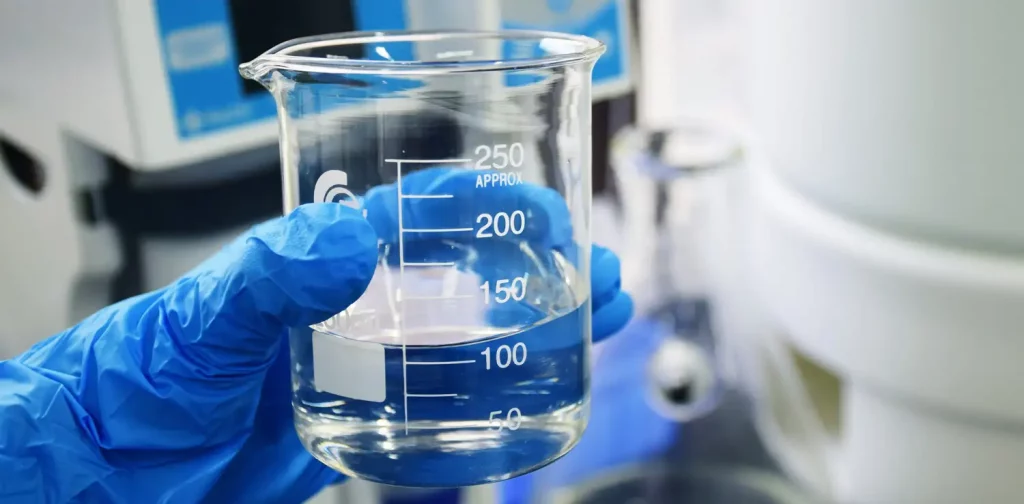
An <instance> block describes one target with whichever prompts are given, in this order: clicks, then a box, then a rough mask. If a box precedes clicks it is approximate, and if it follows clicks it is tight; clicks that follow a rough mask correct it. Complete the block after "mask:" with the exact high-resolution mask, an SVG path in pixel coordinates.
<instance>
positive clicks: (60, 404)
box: [0, 204, 632, 503]
mask: <svg viewBox="0 0 1024 504" xmlns="http://www.w3.org/2000/svg"><path fill="white" fill-rule="evenodd" d="M377 237H378V231H377V230H375V229H374V227H373V226H372V225H371V223H370V222H369V221H367V220H365V219H363V218H362V216H361V215H360V214H359V213H358V212H357V211H355V210H353V209H351V208H348V207H346V206H343V205H339V204H311V205H305V206H302V207H299V208H298V209H297V210H295V211H294V212H292V213H290V214H289V215H287V216H285V217H282V218H279V219H275V220H273V221H270V222H268V223H265V224H262V225H260V226H257V227H255V228H254V229H253V230H251V231H250V232H249V233H247V234H245V235H243V236H242V237H240V238H239V239H237V240H235V241H234V242H233V243H232V244H230V245H229V246H227V247H225V248H224V249H223V250H222V251H221V252H220V253H218V254H217V255H215V256H214V257H212V258H211V259H209V260H208V261H206V262H205V263H203V264H202V265H200V266H199V267H197V268H196V269H195V270H193V271H191V272H189V273H188V274H186V275H184V276H183V277H182V278H181V279H179V280H178V281H176V282H175V283H174V284H172V285H169V286H167V287H165V288H163V289H160V290H157V291H154V292H150V293H147V294H143V295H140V296H137V297H135V298H131V299H128V300H125V301H123V302H120V303H117V304H115V305H112V306H109V307H107V308H105V309H103V310H101V311H99V312H97V313H96V314H94V315H92V316H90V317H88V318H87V319H85V320H83V321H82V322H81V323H79V324H77V325H75V326H74V327H72V328H70V329H68V330H66V331H64V332H62V333H60V334H57V335H55V336H53V337H51V338H49V339H47V340H45V341H43V342H41V343H39V344H37V345H36V346H34V347H33V348H32V349H31V350H29V351H28V352H26V353H25V354H23V355H21V356H19V357H17V358H15V359H12V360H9V361H3V362H0V501H2V502H5V503H8V502H10V503H21V502H26V503H27V502H31V503H39V502H45V503H65V502H113V503H121V502H123V503H193V502H217V503H220V502H246V503H261V502H268V503H269V502H274V503H277V502H295V503H299V502H302V501H304V500H306V499H308V498H309V497H310V496H312V495H314V494H315V493H317V492H318V491H319V490H320V489H321V488H322V487H324V486H325V485H327V484H330V483H333V482H335V481H338V480H339V475H338V474H337V473H335V472H333V471H332V470H330V469H328V468H327V467H326V466H324V465H322V464H321V463H319V462H318V461H315V460H314V459H313V458H312V456H310V455H309V454H308V453H307V452H306V451H305V450H304V449H303V447H302V446H301V445H300V443H299V440H298V436H297V435H296V433H295V430H294V428H293V425H292V411H291V402H290V393H291V391H290V380H289V369H288V355H287V352H288V349H287V346H286V338H285V334H286V332H287V328H288V327H297V326H304V325H308V324H312V323H316V322H319V321H322V320H324V319H326V318H328V317H329V316H331V315H333V314H335V313H337V312H339V311H341V310H342V309H344V308H345V307H346V306H347V305H349V304H350V303H352V302H353V301H354V300H356V299H357V298H358V297H359V296H360V295H361V293H362V292H363V290H364V289H365V288H366V286H367V285H368V283H369V281H370V279H371V277H372V275H373V271H374V267H375V265H376V261H377V250H378V249H377V239H378V238H377ZM591 264H592V275H593V280H592V289H593V293H592V294H593V297H592V299H593V310H594V318H593V324H592V328H593V336H594V339H595V341H599V340H601V339H603V338H605V337H607V336H609V335H611V334H612V333H614V332H616V331H617V330H618V329H620V328H621V327H622V326H623V325H624V324H625V323H626V322H627V320H628V318H629V317H630V315H631V311H632V304H631V301H630V299H629V297H628V296H627V295H626V294H624V293H621V292H619V287H618V285H619V282H618V278H619V265H618V259H617V258H616V257H615V256H614V255H612V254H611V253H609V252H608V251H606V250H604V249H601V248H596V247H595V248H594V250H593V256H592V261H591Z"/></svg>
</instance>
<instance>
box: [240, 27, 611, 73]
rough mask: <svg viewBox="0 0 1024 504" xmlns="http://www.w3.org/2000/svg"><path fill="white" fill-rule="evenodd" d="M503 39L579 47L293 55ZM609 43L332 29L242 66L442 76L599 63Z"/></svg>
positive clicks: (548, 34)
mask: <svg viewBox="0 0 1024 504" xmlns="http://www.w3.org/2000/svg"><path fill="white" fill-rule="evenodd" d="M457 38H463V39H472V38H479V39H487V38H490V39H497V40H529V39H535V40H541V41H544V40H551V41H554V42H559V41H560V42H568V43H572V44H575V45H576V47H575V48H574V50H571V51H566V52H564V53H560V54H549V55H544V56H538V57H530V58H516V59H479V60H466V61H450V62H443V61H429V62H428V61H419V60H413V61H395V60H371V59H363V58H358V59H357V58H329V57H319V56H296V55H294V54H293V53H295V52H298V51H302V50H309V49H317V48H323V47H330V46H345V45H352V44H363V43H370V42H381V43H383V42H430V41H440V40H447V39H457ZM605 49H606V46H605V44H604V43H603V42H601V41H600V40H597V39H594V38H591V37H587V36H585V35H574V34H568V33H561V32H554V31H546V30H525V29H502V30H450V29H445V30H374V31H353V32H343V33H328V34H324V35H313V36H308V37H301V38H296V39H292V40H289V41H287V42H283V43H280V44H278V45H276V46H274V47H273V48H271V49H269V50H268V51H266V52H264V53H263V54H261V55H260V56H258V57H256V58H255V59H253V60H252V61H250V62H248V63H243V64H242V65H241V66H240V71H241V73H242V75H243V76H245V77H246V78H250V79H259V77H260V76H262V75H264V74H266V73H267V72H269V71H271V70H293V71H300V72H317V73H338V74H377V73H386V74H393V75H437V74H451V73H472V72H497V71H506V70H531V69H544V68H556V67H563V66H569V65H573V64H576V63H580V62H588V61H590V62H593V61H595V60H597V58H598V57H600V56H601V54H603V53H604V52H605Z"/></svg>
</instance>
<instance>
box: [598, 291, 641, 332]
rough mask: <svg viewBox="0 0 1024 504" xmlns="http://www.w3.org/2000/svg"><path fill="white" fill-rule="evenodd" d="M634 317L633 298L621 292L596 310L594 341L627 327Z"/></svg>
mask: <svg viewBox="0 0 1024 504" xmlns="http://www.w3.org/2000/svg"><path fill="white" fill-rule="evenodd" d="M631 318H633V298H631V297H630V296H629V294H626V293H625V292H619V294H618V295H617V296H615V298H614V299H613V300H612V301H611V302H609V303H607V304H605V305H604V306H602V307H601V308H599V309H596V310H595V311H594V315H593V319H592V324H591V327H593V341H594V343H599V342H601V341H603V340H605V339H607V338H609V337H610V336H612V335H614V334H615V333H617V332H619V331H620V330H622V328H623V327H626V324H628V323H629V320H630V319H631Z"/></svg>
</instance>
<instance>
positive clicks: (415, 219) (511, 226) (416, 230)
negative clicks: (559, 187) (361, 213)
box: [362, 167, 573, 248]
mask: <svg viewBox="0 0 1024 504" xmlns="http://www.w3.org/2000/svg"><path fill="white" fill-rule="evenodd" d="M362 205H363V208H364V209H365V211H366V218H367V220H369V221H370V223H371V224H372V225H373V227H374V230H375V231H376V232H377V235H378V236H379V237H380V238H381V239H382V240H384V241H385V242H386V243H398V242H399V241H402V242H406V243H408V242H415V241H437V240H446V241H450V242H456V243H468V242H471V241H475V240H482V239H487V240H514V241H520V240H521V241H526V242H529V243H530V244H531V246H534V247H543V248H556V247H560V246H563V245H565V244H567V243H569V242H570V241H571V240H572V234H573V229H572V219H571V215H570V213H569V208H568V206H567V205H566V201H565V199H564V198H563V197H562V195H561V194H559V193H558V192H557V191H555V190H553V189H551V188H548V187H544V186H540V185H537V184H532V183H529V182H525V181H523V179H522V178H521V176H520V175H519V174H518V173H517V172H503V171H501V170H474V169H467V168H452V167H435V168H427V169H422V170H418V171H414V172H411V173H408V174H404V175H402V176H401V177H400V179H399V180H398V181H396V182H395V183H392V184H388V185H385V186H379V187H375V188H373V189H372V190H370V191H369V192H368V193H367V194H366V196H365V197H364V198H363V202H362Z"/></svg>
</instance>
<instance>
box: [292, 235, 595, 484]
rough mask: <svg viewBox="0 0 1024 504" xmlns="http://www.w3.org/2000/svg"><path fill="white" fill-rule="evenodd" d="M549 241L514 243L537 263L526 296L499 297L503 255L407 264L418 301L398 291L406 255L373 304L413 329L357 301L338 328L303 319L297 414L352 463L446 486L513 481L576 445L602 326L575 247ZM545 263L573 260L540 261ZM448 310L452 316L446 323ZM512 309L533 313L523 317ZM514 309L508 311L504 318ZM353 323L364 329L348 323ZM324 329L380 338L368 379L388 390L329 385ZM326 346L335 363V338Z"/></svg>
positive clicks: (331, 456) (397, 478)
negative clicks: (549, 246)
mask: <svg viewBox="0 0 1024 504" xmlns="http://www.w3.org/2000/svg"><path fill="white" fill-rule="evenodd" d="M474 253H475V252H469V253H467V255H469V256H472V255H473V254H474ZM538 253H539V252H538V251H536V250H531V249H525V252H522V253H520V254H518V255H516V256H515V257H508V256H506V259H507V260H506V261H505V263H506V264H514V265H516V267H515V268H513V269H518V270H523V269H524V268H523V267H522V266H521V265H523V264H533V265H534V266H533V267H530V268H527V269H526V273H527V274H528V276H529V287H526V285H525V284H524V285H523V287H524V290H525V292H527V293H528V295H524V296H523V299H521V300H520V301H516V302H513V300H512V298H513V297H515V296H516V295H515V294H508V298H509V299H507V300H506V302H505V303H497V301H496V299H500V298H502V297H505V296H504V295H503V294H499V295H497V296H495V294H494V292H493V291H492V292H490V293H488V292H487V291H491V290H492V289H493V287H489V288H488V289H486V290H485V289H481V288H480V286H481V285H482V284H483V283H485V282H491V283H492V284H493V283H494V281H493V278H494V275H493V272H494V271H495V270H494V268H488V271H489V272H491V274H479V273H476V272H474V271H472V270H471V269H466V268H464V267H463V268H459V267H438V268H422V269H417V271H416V273H414V275H415V278H411V279H410V278H409V276H410V274H411V273H410V272H409V271H406V273H405V275H406V277H407V278H406V282H405V283H406V284H407V287H408V286H410V285H414V284H415V286H416V287H417V289H410V288H407V289H405V290H406V291H407V294H406V295H405V296H404V300H403V301H402V302H400V303H396V302H395V300H394V299H390V298H388V295H389V294H391V295H392V296H393V294H392V293H393V292H394V286H395V282H396V281H397V280H398V279H397V278H396V276H395V275H396V273H395V271H394V268H392V267H389V266H386V265H384V266H381V268H379V269H378V272H377V275H375V277H374V281H373V283H372V284H371V287H370V289H369V290H368V292H367V294H365V295H364V297H363V298H362V299H361V303H363V305H364V306H365V305H368V304H373V301H374V299H375V298H376V300H377V301H378V303H376V304H375V306H377V307H380V308H379V309H380V310H382V311H385V312H387V311H388V310H392V311H393V314H394V315H398V316H399V318H402V317H404V319H405V320H404V324H403V325H404V326H405V327H406V328H405V329H401V328H382V329H379V330H376V331H373V330H366V325H365V324H361V323H359V321H357V320H355V319H356V318H357V317H358V316H359V314H358V313H356V312H355V311H352V312H350V313H348V314H341V315H340V316H339V317H340V319H338V320H336V321H335V324H334V330H333V331H331V332H332V333H333V334H331V335H325V334H320V335H314V334H313V331H311V330H301V331H300V330H297V331H295V332H293V334H292V340H291V341H292V356H293V360H294V362H293V365H294V371H293V379H294V384H293V386H294V388H295V398H296V399H295V403H294V406H295V412H296V425H297V429H298V431H299V435H300V438H301V439H302V441H303V443H304V444H305V445H306V446H307V448H309V449H310V451H311V452H312V453H314V455H315V456H316V457H317V458H318V459H320V460H321V461H323V462H324V463H326V464H327V465H329V466H331V467H333V468H334V469H336V470H338V471H341V472H343V473H345V474H348V475H351V476H356V477H360V478H364V479H370V480H373V481H377V482H381V483H387V484H396V485H404V486H440V487H454V486H465V485H472V484H479V483H486V482H492V481H500V480H503V479H507V478H509V477H513V476H516V475H519V474H523V473H526V472H529V471H531V470H533V469H536V468H538V467H541V466H544V465H546V464H549V463H551V462H552V461H554V460H556V459H558V458H559V457H561V456H562V455H564V454H565V453H566V452H568V451H569V449H570V448H572V447H573V446H574V445H575V444H576V442H577V441H578V440H579V438H580V436H581V435H582V433H583V430H584V428H585V426H586V419H587V409H588V407H589V402H588V401H589V395H588V380H589V370H588V362H587V355H588V353H587V348H586V347H587V346H588V345H589V344H590V338H589V337H584V335H586V334H589V332H590V327H589V320H590V318H589V310H590V303H589V302H587V301H588V298H587V297H586V291H584V292H575V290H583V289H581V287H583V286H576V281H575V280H574V279H573V278H572V277H574V276H575V269H573V268H571V267H566V266H565V264H566V261H565V259H564V258H561V257H558V256H557V252H552V251H547V252H545V253H546V254H547V255H548V256H547V258H549V259H551V261H538V257H539V256H538ZM528 257H529V259H527V258H528ZM542 263H547V264H548V265H549V266H550V265H551V264H561V265H562V266H561V267H556V268H551V267H547V268H540V267H538V266H537V265H538V264H542ZM498 269H500V268H498ZM453 276H456V277H458V278H456V279H454V280H453ZM499 276H501V275H499ZM432 283H436V284H437V285H432ZM442 284H447V286H448V287H447V289H448V294H447V295H434V296H425V295H422V293H423V292H443V291H444V287H442V286H441V285H442ZM453 285H454V287H453ZM574 286H575V289H574ZM417 294H419V295H417ZM488 294H490V297H485V296H487V295H488ZM417 303H418V304H417ZM402 304H404V306H402ZM379 313H380V312H376V314H378V315H379ZM460 313H461V315H462V317H464V318H462V319H461V320H460V316H459V314H460ZM436 317H442V318H447V319H449V320H451V323H450V324H448V325H447V326H446V325H441V324H437V323H435V322H434V320H436ZM510 320H514V321H526V320H528V321H529V323H527V324H518V325H517V327H515V328H513V329H512V330H509V329H508V327H507V326H508V324H507V322H508V321H510ZM488 321H490V322H491V323H494V325H488V324H487V322H488ZM502 321H505V322H506V324H497V323H498V322H502ZM424 322H425V323H424ZM473 322H476V324H474V323H473ZM353 327H360V328H361V329H355V330H348V331H347V330H346V329H351V328H353ZM320 329H324V330H326V328H323V327H321V328H320ZM317 337H319V338H341V339H339V340H337V341H342V340H346V342H344V343H343V344H348V343H349V342H352V341H358V342H359V344H364V345H365V344H370V345H373V344H379V345H380V346H381V347H382V348H383V371H382V374H381V375H380V376H360V377H359V380H361V381H362V382H363V383H362V384H361V386H363V387H371V386H374V385H375V384H374V383H370V382H373V381H376V380H383V400H376V399H380V398H379V397H378V398H374V399H373V400H361V399H352V398H347V397H343V396H339V395H336V394H332V393H329V392H325V391H323V390H319V389H321V388H324V387H323V386H322V385H324V384H323V383H318V382H317V380H316V376H317V373H318V372H317V371H316V369H314V362H313V360H314V358H313V355H314V353H315V350H314V348H313V346H314V344H313V340H314V338H317ZM403 340H404V342H405V343H406V344H405V346H404V348H403V346H402V342H403ZM316 351H319V352H320V353H319V354H318V357H317V358H318V359H321V360H320V361H319V362H318V363H319V364H320V365H321V366H323V365H324V364H323V362H324V361H323V359H324V358H325V357H324V353H323V350H322V349H318V350H316ZM341 360H344V358H342V359H341ZM359 364H363V363H359ZM330 365H343V363H340V362H332V363H331V364H330ZM370 374H373V373H370ZM319 376H324V375H323V372H321V373H320V374H319ZM376 385H380V384H379V383H377V384H376ZM355 395H358V394H355Z"/></svg>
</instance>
